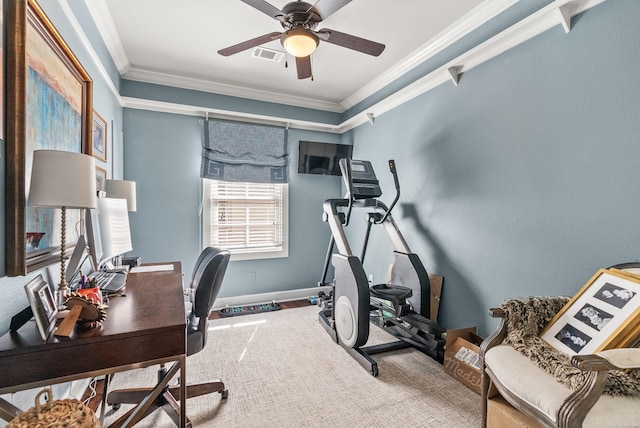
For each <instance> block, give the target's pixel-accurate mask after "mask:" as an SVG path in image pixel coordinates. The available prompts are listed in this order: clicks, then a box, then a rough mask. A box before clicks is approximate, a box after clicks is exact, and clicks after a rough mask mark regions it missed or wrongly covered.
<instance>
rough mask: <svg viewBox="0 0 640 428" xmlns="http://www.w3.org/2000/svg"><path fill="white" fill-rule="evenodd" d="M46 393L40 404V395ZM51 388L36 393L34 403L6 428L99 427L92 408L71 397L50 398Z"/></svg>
mask: <svg viewBox="0 0 640 428" xmlns="http://www.w3.org/2000/svg"><path fill="white" fill-rule="evenodd" d="M44 393H47V400H48V401H47V402H46V403H45V404H43V405H41V404H40V397H41V395H42V394H44ZM51 397H52V394H51V389H50V388H46V389H44V390H42V391H40V392H39V393H38V395H36V404H35V406H33V407H31V408H30V409H29V410H27V411H25V412H23V413H20V414H19V415H18V416H16V417H15V418H14V419H13V420H12V421H11V422H9V423H8V424H7V428H26V427H34V428H35V427H38V428H39V427H43V428H44V427H55V428H61V427H79V428H85V427H86V428H99V427H100V421H98V418H97V417H96V414H95V412H94V411H93V410H91V409H90V408H88V407H87V406H85V405H84V404H82V402H80V401H78V400H73V399H65V400H51Z"/></svg>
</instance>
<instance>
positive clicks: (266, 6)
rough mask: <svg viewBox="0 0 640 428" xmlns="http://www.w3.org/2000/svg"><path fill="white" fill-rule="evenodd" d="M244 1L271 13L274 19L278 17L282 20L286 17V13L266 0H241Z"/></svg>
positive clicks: (263, 11)
mask: <svg viewBox="0 0 640 428" xmlns="http://www.w3.org/2000/svg"><path fill="white" fill-rule="evenodd" d="M240 1H242V2H243V3H246V4H248V5H249V6H251V7H253V8H255V9H258V10H259V11H260V12H262V13H264V14H266V15H269V16H270V17H272V18H273V19H277V20H278V21H282V20H283V19H284V15H283V14H282V11H280V9H278V8H277V7H275V6H273V5H271V4H270V3H267V2H266V1H264V0H240Z"/></svg>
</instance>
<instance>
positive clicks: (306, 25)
mask: <svg viewBox="0 0 640 428" xmlns="http://www.w3.org/2000/svg"><path fill="white" fill-rule="evenodd" d="M241 1H242V2H243V3H246V4H248V5H249V6H252V7H254V8H256V9H258V10H259V11H260V12H262V13H264V14H266V15H269V16H270V17H272V18H273V19H275V20H277V21H280V24H281V25H282V28H284V32H281V33H279V32H273V33H269V34H265V35H263V36H259V37H256V38H254V39H251V40H247V41H244V42H242V43H238V44H237V45H233V46H229V47H228V48H224V49H221V50H219V51H218V53H219V54H220V55H223V56H229V55H233V54H236V53H238V52H242V51H245V50H247V49H251V48H253V47H256V46H259V45H261V44H264V43H267V42H271V41H274V40H277V39H280V43H282V46H284V48H285V50H286V51H287V52H289V53H290V54H291V55H293V56H294V57H295V58H296V68H297V71H298V79H306V78H308V77H312V73H311V54H312V53H313V51H314V50H315V49H316V48H317V47H318V44H319V43H320V40H322V41H324V42H327V43H332V44H334V45H338V46H342V47H345V48H348V49H353V50H355V51H358V52H363V53H366V54H369V55H373V56H378V55H380V54H381V53H382V51H384V48H385V45H383V44H381V43H377V42H373V41H371V40H367V39H363V38H360V37H356V36H352V35H350V34H345V33H341V32H339V31H336V30H332V29H329V28H323V29H321V30H318V31H315V28H316V27H317V25H318V23H320V22H321V21H322V20H324V19H326V18H327V17H329V16H330V15H332V14H333V13H334V12H336V11H338V10H339V9H341V8H342V7H343V6H345V5H346V4H347V3H349V2H351V0H317V1H316V2H315V3H314V4H313V5H312V4H309V3H306V2H304V1H301V0H298V1H293V2H290V3H287V4H286V5H284V7H283V8H282V10H280V9H278V8H276V7H275V6H272V5H271V4H269V3H267V2H266V1H264V0H241Z"/></svg>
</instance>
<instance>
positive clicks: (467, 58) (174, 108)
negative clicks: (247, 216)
mask: <svg viewBox="0 0 640 428" xmlns="http://www.w3.org/2000/svg"><path fill="white" fill-rule="evenodd" d="M60 1H61V2H62V3H64V4H66V1H67V0H60ZM604 1H605V0H555V1H553V2H552V3H550V4H549V5H547V6H545V7H543V8H541V9H539V10H538V11H537V12H534V13H533V14H531V15H529V16H528V17H526V18H524V19H522V20H521V21H519V22H517V23H516V24H514V25H512V26H511V27H509V28H507V29H506V30H504V31H502V32H501V33H499V34H497V35H495V36H493V37H492V38H490V39H488V40H486V41H485V42H483V43H480V44H479V45H477V46H475V47H474V48H472V49H470V50H468V51H467V52H465V53H463V54H462V55H460V56H458V57H457V58H455V59H453V60H451V61H449V62H448V63H446V64H444V65H443V66H441V67H439V68H438V69H436V70H434V71H432V72H431V73H429V74H427V75H425V76H423V77H422V78H420V79H418V80H416V81H415V82H413V83H411V84H410V85H407V86H405V87H404V88H402V89H400V90H399V91H397V92H395V93H393V94H391V95H389V96H388V97H386V98H385V99H383V100H382V101H380V102H378V103H376V104H375V105H373V106H371V107H370V108H367V109H366V110H364V111H362V112H360V113H358V114H356V115H355V116H353V117H351V118H349V119H348V120H346V121H344V122H342V123H341V124H339V125H333V124H328V123H321V122H312V121H302V120H296V119H291V118H286V117H278V116H267V115H258V114H250V113H242V112H236V111H229V110H221V109H208V108H203V107H199V106H191V105H185V104H177V103H168V102H160V101H153V100H147V99H139V98H131V97H121V96H119V95H118V98H119V99H120V100H121V104H122V105H123V107H126V108H134V109H143V110H152V111H162V112H167V113H176V114H182V115H192V116H202V117H205V116H209V117H219V118H224V119H234V120H244V121H248V122H254V123H265V124H272V125H280V126H286V127H291V128H298V129H306V130H314V131H321V132H329V133H337V134H342V133H344V132H347V131H349V130H351V129H354V128H356V127H358V126H361V125H363V124H366V123H373V122H374V120H375V118H376V117H379V116H381V115H383V114H384V113H386V112H388V111H390V110H392V109H394V108H395V107H398V106H400V105H402V104H404V103H406V102H408V101H410V100H412V99H413V98H415V97H417V96H419V95H422V94H424V93H426V92H428V91H430V90H431V89H433V88H435V87H438V86H440V85H442V84H444V83H447V82H451V83H453V84H454V85H455V86H458V85H460V84H464V73H466V72H469V71H470V70H472V69H473V68H475V67H477V66H478V65H480V64H483V63H484V62H486V61H489V60H490V59H492V58H495V57H497V56H498V55H500V54H502V53H504V52H506V51H508V50H510V49H513V48H515V47H516V46H518V45H520V44H522V43H524V42H526V41H528V40H530V39H532V38H534V37H536V36H538V35H540V34H542V33H543V32H545V31H548V30H549V29H551V28H553V27H555V26H561V27H562V28H563V29H564V31H565V32H566V33H568V32H569V31H570V30H571V19H572V18H573V17H574V16H575V15H578V14H580V13H583V12H585V11H586V10H588V9H590V8H592V7H594V6H597V5H598V4H600V3H603V2H604ZM67 6H68V5H67ZM65 13H66V12H65ZM69 13H71V11H70V10H69ZM71 15H73V14H72V13H71ZM70 20H71V19H70ZM71 21H75V23H73V22H72V23H73V25H74V26H75V25H76V24H77V21H76V20H75V18H74V19H73V20H71ZM78 27H79V24H78ZM79 34H81V35H84V33H83V32H82V31H79ZM81 38H82V39H83V43H85V44H89V42H88V40H87V39H86V36H85V37H81ZM89 47H90V44H89ZM88 50H89V52H90V54H91V56H92V58H93V59H94V60H96V61H97V63H98V64H99V68H100V69H101V72H103V73H104V74H105V75H106V71H105V70H104V67H102V66H101V64H100V62H99V60H98V57H97V55H96V54H95V52H93V49H90V48H88ZM148 73H149V72H144V73H143V74H144V76H145V77H146V78H149V77H150V76H149V74H148ZM134 75H135V73H134ZM156 75H157V77H158V78H160V77H162V78H163V79H167V78H171V77H175V76H166V75H159V74H156ZM178 79H179V80H183V79H181V78H178ZM106 80H107V81H108V82H110V80H109V79H106ZM144 81H148V80H144ZM192 84H193V85H196V84H203V85H208V84H209V82H203V81H196V80H194V81H193V82H192ZM171 86H178V85H177V84H176V83H173V84H171ZM188 89H201V88H196V87H190V88H188ZM112 90H113V89H112ZM257 92H261V91H257ZM267 94H268V93H267ZM250 98H252V99H259V98H257V97H250ZM294 98H295V97H294ZM299 100H300V101H304V100H305V99H304V98H300V99H299ZM262 101H268V100H262ZM293 105H295V104H293ZM372 126H375V125H372Z"/></svg>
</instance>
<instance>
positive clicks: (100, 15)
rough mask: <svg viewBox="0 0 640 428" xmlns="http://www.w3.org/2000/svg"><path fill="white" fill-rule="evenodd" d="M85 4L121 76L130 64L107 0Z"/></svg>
mask: <svg viewBox="0 0 640 428" xmlns="http://www.w3.org/2000/svg"><path fill="white" fill-rule="evenodd" d="M85 4H86V6H87V9H88V10H89V14H91V17H92V18H93V22H95V24H96V27H97V28H98V32H99V33H100V36H101V37H102V40H104V43H105V45H106V46H107V50H108V51H109V54H110V55H111V58H112V59H113V62H114V63H115V65H116V67H117V68H118V71H119V72H120V75H121V76H122V75H123V74H125V73H126V72H127V71H128V70H129V69H130V68H131V64H130V63H129V58H128V57H127V53H126V51H125V50H124V46H123V45H122V40H120V36H119V35H118V30H117V29H116V26H115V24H114V23H113V18H112V17H111V12H110V11H109V7H108V6H107V0H92V1H88V2H85Z"/></svg>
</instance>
